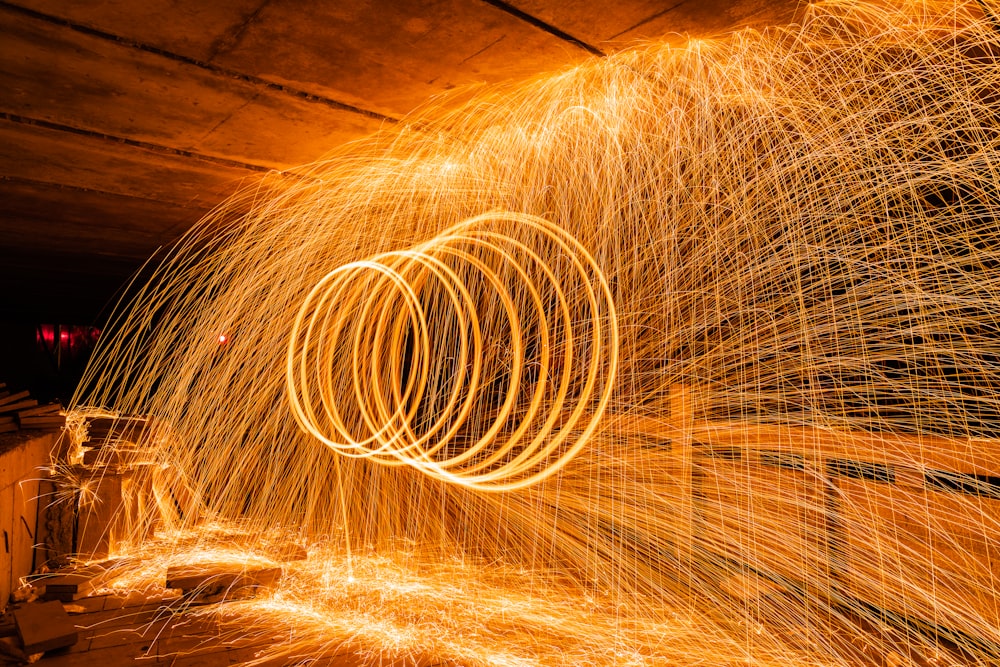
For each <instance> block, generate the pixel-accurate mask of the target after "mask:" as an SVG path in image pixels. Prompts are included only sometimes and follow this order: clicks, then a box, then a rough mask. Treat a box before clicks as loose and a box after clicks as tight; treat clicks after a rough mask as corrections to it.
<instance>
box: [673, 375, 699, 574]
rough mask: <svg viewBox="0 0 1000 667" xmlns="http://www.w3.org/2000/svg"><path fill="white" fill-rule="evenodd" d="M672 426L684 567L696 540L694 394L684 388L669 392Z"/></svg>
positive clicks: (679, 548) (679, 546)
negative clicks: (674, 433) (693, 445)
mask: <svg viewBox="0 0 1000 667" xmlns="http://www.w3.org/2000/svg"><path fill="white" fill-rule="evenodd" d="M669 400H670V424H671V426H672V427H673V430H674V431H675V432H676V433H677V435H676V436H675V437H673V438H672V440H671V451H672V453H673V454H674V455H675V456H676V458H677V462H678V466H679V468H680V469H679V471H678V476H677V489H676V494H677V496H676V504H677V514H678V517H679V519H678V521H679V530H678V534H677V537H676V539H677V558H678V560H679V561H680V562H681V563H689V562H691V547H692V540H693V538H694V498H693V486H692V483H693V482H692V480H693V467H692V466H693V456H694V454H693V450H692V442H693V441H692V433H691V432H692V426H693V425H694V406H693V405H692V399H691V391H690V389H689V388H688V387H687V386H685V385H674V386H672V387H671V388H670V398H669Z"/></svg>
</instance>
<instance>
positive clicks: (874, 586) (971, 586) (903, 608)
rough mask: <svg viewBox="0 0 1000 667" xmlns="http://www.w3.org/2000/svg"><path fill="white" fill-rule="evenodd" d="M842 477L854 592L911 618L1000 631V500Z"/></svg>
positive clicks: (841, 519)
mask: <svg viewBox="0 0 1000 667" xmlns="http://www.w3.org/2000/svg"><path fill="white" fill-rule="evenodd" d="M836 484H837V487H838V489H839V495H838V517H837V523H838V527H839V529H840V531H841V534H842V535H843V538H844V544H843V545H842V550H843V554H842V557H843V559H844V568H843V572H842V575H841V578H842V586H843V588H844V590H845V591H846V592H847V593H848V594H850V595H852V596H853V597H856V598H858V599H860V600H863V601H865V602H868V603H870V604H873V605H876V606H878V607H881V608H884V609H888V610H890V611H894V612H896V613H899V614H902V615H903V616H905V617H907V618H911V619H919V620H922V621H925V622H929V623H933V624H936V625H940V626H943V627H946V628H951V629H954V630H961V631H963V632H966V633H968V634H972V635H974V636H979V637H982V638H990V637H997V636H1000V596H998V595H997V591H1000V501H995V500H987V499H983V498H974V497H971V496H970V497H962V496H961V495H959V494H952V493H939V492H935V491H924V490H914V489H907V488H903V487H900V486H898V485H894V484H886V483H878V482H871V481H865V480H853V479H838V480H837V482H836Z"/></svg>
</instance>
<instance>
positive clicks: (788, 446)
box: [693, 422, 1000, 475]
mask: <svg viewBox="0 0 1000 667" xmlns="http://www.w3.org/2000/svg"><path fill="white" fill-rule="evenodd" d="M693 437H694V439H695V442H697V443H701V444H703V445H706V446H709V447H732V448H737V449H767V450H773V451H778V452H787V453H791V454H797V455H801V456H804V457H806V458H809V459H819V458H843V459H847V460H858V461H871V462H880V463H886V464H888V465H905V466H911V467H912V466H918V467H926V468H941V469H944V470H951V471H954V472H964V473H970V474H984V475H990V474H998V473H1000V446H998V445H1000V441H997V440H986V439H975V438H945V437H941V436H926V435H923V436H920V435H898V434H896V435H894V434H880V433H865V432H861V431H841V430H836V429H825V428H815V427H805V426H782V425H769V424H763V425H753V424H750V425H748V424H738V423H732V422H698V423H696V424H695V425H694V427H693Z"/></svg>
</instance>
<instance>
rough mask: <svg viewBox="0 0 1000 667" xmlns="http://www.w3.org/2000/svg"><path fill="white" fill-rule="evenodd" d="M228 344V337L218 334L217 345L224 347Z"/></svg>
mask: <svg viewBox="0 0 1000 667" xmlns="http://www.w3.org/2000/svg"><path fill="white" fill-rule="evenodd" d="M228 342H229V337H228V336H226V334H219V345H225V344H226V343H228Z"/></svg>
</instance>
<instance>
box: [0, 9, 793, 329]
mask: <svg viewBox="0 0 1000 667" xmlns="http://www.w3.org/2000/svg"><path fill="white" fill-rule="evenodd" d="M797 6H798V3H797V2H795V1H794V0H702V1H699V2H695V0H681V1H679V2H678V0H624V1H614V2H612V1H611V0H599V1H590V0H568V1H562V0H560V1H556V0H517V1H515V2H505V1H503V0H435V1H431V2H425V1H420V2H418V1H417V0H403V1H398V0H373V1H368V2H362V1H358V0H355V1H351V2H338V1H335V0H320V1H318V2H309V3H302V2H294V1H293V0H222V1H219V2H210V3H204V2H195V1H194V0H180V1H175V0H149V1H148V2H141V3H136V2H132V1H130V0H108V1H106V2H100V3H79V2H70V1H68V0H28V1H27V2H26V3H24V4H21V3H17V4H14V3H0V87H2V88H3V90H4V91H5V92H4V95H2V96H0V201H2V202H3V203H2V204H0V280H4V281H5V283H6V284H8V285H12V286H15V287H14V289H9V290H8V297H7V306H6V312H4V313H2V315H4V316H6V317H8V318H12V319H28V320H36V321H37V320H39V319H41V320H45V319H52V320H54V319H61V320H62V321H67V320H74V319H75V320H76V321H79V322H88V321H91V319H92V318H93V317H94V316H96V314H97V312H98V310H99V309H100V308H101V307H102V306H103V305H104V304H105V303H106V302H107V301H108V300H109V298H110V297H111V296H112V293H113V291H114V289H115V287H116V286H117V285H118V284H120V283H121V282H122V281H124V280H125V279H126V278H127V277H128V275H129V274H130V273H131V272H132V271H133V270H135V268H136V267H138V266H139V264H140V262H141V261H142V259H143V258H145V257H148V256H149V255H150V254H151V253H152V252H153V251H154V250H155V249H156V248H157V247H159V246H161V245H164V244H167V243H169V242H171V241H172V240H173V239H175V238H177V236H178V235H179V234H180V233H182V232H183V231H184V230H185V229H187V228H188V227H189V226H190V225H191V224H193V223H194V222H195V221H196V220H198V219H199V218H200V217H201V216H202V215H203V214H204V213H205V212H207V211H208V210H209V209H211V208H212V207H213V206H214V205H215V204H217V203H218V202H220V201H221V200H222V199H224V198H225V197H226V196H227V195H228V194H230V193H232V192H233V191H235V190H236V189H237V187H238V186H240V185H241V184H246V183H248V182H253V181H254V180H255V179H259V178H261V176H262V174H264V173H265V172H267V171H268V170H271V169H278V170H294V169H295V167H296V166H297V165H300V164H303V163H306V162H309V161H311V160H314V159H316V158H317V157H320V156H321V155H323V154H324V153H325V152H327V151H328V150H329V149H331V148H333V147H335V146H337V145H339V144H342V143H344V142H346V141H349V140H351V139H354V138H357V137H360V136H363V135H365V134H368V133H370V132H372V131H374V130H375V129H377V128H378V127H379V125H380V124H382V123H385V122H393V121H394V120H395V119H398V118H399V117H401V116H403V115H404V114H406V113H407V112H408V111H410V110H411V109H413V108H414V107H416V106H418V105H419V104H421V103H423V102H425V101H426V100H427V99H428V98H429V97H431V96H433V95H434V94H436V93H440V92H442V91H444V90H448V89H450V88H453V87H456V86H462V85H465V84H470V83H477V82H483V81H487V82H489V81H499V80H503V79H508V78H517V77H523V76H527V75H531V74H534V73H538V72H542V71H547V70H551V69H556V68H559V67H561V66H564V65H568V64H571V63H574V62H579V61H581V60H583V59H585V58H590V57H595V56H594V55H593V53H594V52H601V53H608V52H611V51H613V50H615V49H617V48H621V47H622V46H627V45H629V44H631V43H634V42H635V41H638V40H643V39H648V38H655V37H658V36H660V35H664V34H666V33H689V34H692V35H700V34H706V33H716V32H719V31H721V30H727V29H732V28H737V27H740V26H743V25H748V24H754V25H761V24H766V23H768V22H784V21H787V19H788V17H789V16H790V15H791V14H792V12H793V11H794V10H795V8H796V7H797ZM673 39H678V37H677V36H676V35H675V36H674V37H673ZM95 258H96V259H95Z"/></svg>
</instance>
